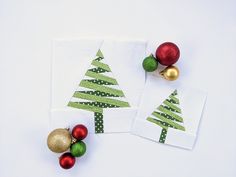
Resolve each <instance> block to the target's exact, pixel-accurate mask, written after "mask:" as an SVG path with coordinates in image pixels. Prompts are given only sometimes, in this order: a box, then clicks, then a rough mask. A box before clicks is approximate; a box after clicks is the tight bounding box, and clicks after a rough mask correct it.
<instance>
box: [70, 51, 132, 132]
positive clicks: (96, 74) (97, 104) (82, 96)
mask: <svg viewBox="0 0 236 177" xmlns="http://www.w3.org/2000/svg"><path fill="white" fill-rule="evenodd" d="M103 61H104V56H103V54H102V52H101V50H98V52H97V54H96V57H95V59H94V60H93V61H92V63H91V69H88V70H87V72H86V73H85V76H86V78H85V79H83V80H81V82H80V84H79V87H78V88H77V90H76V91H75V93H74V94H73V96H72V99H71V100H70V102H69V103H68V106H70V107H73V108H78V109H84V110H88V111H92V112H94V122H95V133H103V132H104V125H103V109H106V108H120V107H130V105H129V103H128V102H126V101H123V100H122V99H121V98H122V97H123V98H124V97H125V95H124V93H123V92H122V90H120V89H119V86H118V83H117V81H116V79H114V78H113V77H110V76H107V75H105V73H107V72H111V69H110V67H109V66H108V65H107V64H105V63H104V62H103Z"/></svg>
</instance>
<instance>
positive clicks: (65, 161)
mask: <svg viewBox="0 0 236 177" xmlns="http://www.w3.org/2000/svg"><path fill="white" fill-rule="evenodd" d="M59 164H60V166H61V167H62V168H64V169H70V168H72V167H73V166H74V164H75V157H74V156H72V155H71V153H69V152H66V153H64V154H62V155H61V157H60V158H59Z"/></svg>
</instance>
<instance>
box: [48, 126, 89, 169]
mask: <svg viewBox="0 0 236 177" xmlns="http://www.w3.org/2000/svg"><path fill="white" fill-rule="evenodd" d="M87 134H88V129H87V128H86V127H85V126H84V125H82V124H78V125H76V126H75V127H74V128H73V130H72V135H73V136H72V135H71V134H70V132H69V128H68V129H63V128H58V129H55V130H53V131H52V132H51V133H50V134H49V135H48V139H47V145H48V148H49V149H50V150H51V151H52V152H57V153H61V152H65V151H67V150H68V149H69V148H70V152H66V153H64V154H62V155H61V157H60V158H59V163H60V166H61V167H62V168H64V169H69V168H71V167H73V166H74V164H75V157H81V156H82V155H84V154H85V152H86V144H85V143H84V142H83V141H81V140H82V139H84V138H85V137H86V136H87Z"/></svg>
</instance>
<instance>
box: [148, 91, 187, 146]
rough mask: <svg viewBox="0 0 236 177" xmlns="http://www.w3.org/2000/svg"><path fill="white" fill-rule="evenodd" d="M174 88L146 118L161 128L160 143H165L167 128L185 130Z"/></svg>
mask: <svg viewBox="0 0 236 177" xmlns="http://www.w3.org/2000/svg"><path fill="white" fill-rule="evenodd" d="M177 95H178V94H177V90H175V91H174V92H173V93H172V94H171V95H170V96H169V97H168V98H167V99H166V100H165V101H163V103H162V104H161V105H160V106H159V107H158V108H157V109H156V110H155V111H154V112H153V113H152V115H151V116H149V117H148V118H147V120H148V121H150V122H152V123H154V124H156V125H159V126H160V127H161V128H162V131H161V135H160V138H159V142H160V143H165V140H166V136H167V131H168V128H174V129H178V130H182V131H185V128H184V126H183V118H182V117H181V109H180V108H179V107H178V105H179V99H178V98H177Z"/></svg>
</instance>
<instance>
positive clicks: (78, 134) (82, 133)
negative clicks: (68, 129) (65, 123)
mask: <svg viewBox="0 0 236 177" xmlns="http://www.w3.org/2000/svg"><path fill="white" fill-rule="evenodd" d="M87 135H88V129H87V128H86V127H85V126H84V125H82V124H78V125H76V126H75V127H74V128H73V129H72V136H73V137H74V138H75V139H77V140H83V139H84V138H85V137H86V136H87Z"/></svg>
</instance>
